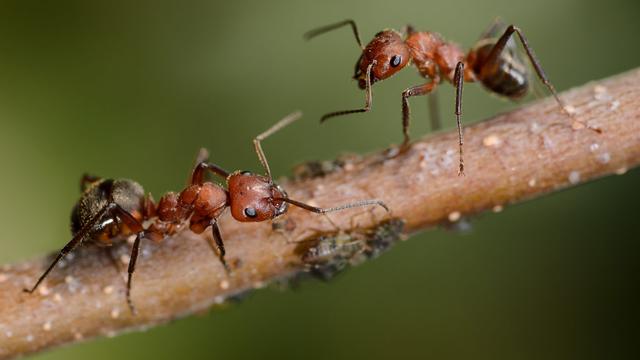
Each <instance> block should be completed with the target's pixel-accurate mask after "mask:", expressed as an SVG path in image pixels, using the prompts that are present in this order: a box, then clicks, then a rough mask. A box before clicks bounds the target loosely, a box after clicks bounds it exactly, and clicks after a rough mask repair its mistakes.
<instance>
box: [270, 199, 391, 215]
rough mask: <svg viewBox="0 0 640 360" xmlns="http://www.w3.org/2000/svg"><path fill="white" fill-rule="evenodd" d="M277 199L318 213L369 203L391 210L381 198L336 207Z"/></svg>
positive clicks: (367, 204)
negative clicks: (321, 206) (323, 206)
mask: <svg viewBox="0 0 640 360" xmlns="http://www.w3.org/2000/svg"><path fill="white" fill-rule="evenodd" d="M276 200H282V201H284V202H286V203H289V204H291V205H294V206H297V207H299V208H302V209H305V210H308V211H311V212H314V213H317V214H326V213H329V212H334V211H340V210H345V209H351V208H355V207H362V206H369V205H378V206H381V207H383V208H384V209H385V210H386V211H387V212H389V211H390V210H389V207H387V205H386V204H385V203H384V202H382V201H381V200H361V201H355V202H352V203H349V204H344V205H340V206H336V207H330V208H319V207H315V206H311V205H309V204H305V203H303V202H300V201H296V200H292V199H289V198H279V199H276Z"/></svg>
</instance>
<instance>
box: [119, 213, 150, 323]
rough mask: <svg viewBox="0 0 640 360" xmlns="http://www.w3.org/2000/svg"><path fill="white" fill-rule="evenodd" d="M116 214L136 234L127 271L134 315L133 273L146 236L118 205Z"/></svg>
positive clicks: (128, 289)
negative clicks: (132, 297)
mask: <svg viewBox="0 0 640 360" xmlns="http://www.w3.org/2000/svg"><path fill="white" fill-rule="evenodd" d="M114 212H115V213H116V214H117V215H118V216H119V217H120V218H121V220H122V222H124V223H125V224H126V225H127V226H128V227H129V229H131V231H133V232H134V233H136V240H135V241H134V242H133V247H132V248H131V257H130V259H129V268H128V270H127V273H128V278H127V294H126V296H127V305H129V310H131V313H132V314H134V315H135V314H136V308H135V306H134V305H133V301H131V280H132V278H133V273H134V272H135V271H136V261H137V260H138V253H139V251H140V240H142V238H143V237H144V236H145V231H144V228H143V227H142V224H141V223H140V222H139V221H138V220H136V218H134V217H133V216H132V215H131V214H130V213H129V212H128V211H126V210H125V209H123V208H122V207H120V206H119V205H116V206H115V207H114Z"/></svg>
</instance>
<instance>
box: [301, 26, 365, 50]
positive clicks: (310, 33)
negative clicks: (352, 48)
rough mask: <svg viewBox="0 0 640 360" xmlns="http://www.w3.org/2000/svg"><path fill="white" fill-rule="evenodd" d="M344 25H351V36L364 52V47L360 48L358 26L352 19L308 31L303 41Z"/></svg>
mask: <svg viewBox="0 0 640 360" xmlns="http://www.w3.org/2000/svg"><path fill="white" fill-rule="evenodd" d="M345 25H351V29H352V30H353V35H354V36H355V37H356V42H357V43H358V46H360V49H363V50H364V46H362V41H361V40H360V34H359V32H358V26H356V22H355V21H353V20H352V19H347V20H343V21H340V22H337V23H335V24H331V25H326V26H322V27H319V28H316V29H313V30H309V31H307V32H306V33H304V38H305V40H311V39H312V38H314V37H316V36H318V35H320V34H324V33H326V32H328V31H331V30H335V29H337V28H340V27H342V26H345Z"/></svg>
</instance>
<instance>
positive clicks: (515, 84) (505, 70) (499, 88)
mask: <svg viewBox="0 0 640 360" xmlns="http://www.w3.org/2000/svg"><path fill="white" fill-rule="evenodd" d="M491 47H492V45H489V44H488V45H485V46H483V47H481V48H479V49H477V53H478V58H477V61H476V64H474V72H475V73H476V76H477V77H478V80H480V82H481V83H482V84H483V85H484V86H485V87H486V88H488V89H489V90H491V91H492V92H494V93H496V94H498V95H502V96H506V97H509V98H512V99H517V98H520V97H523V96H524V95H525V94H526V93H527V90H528V89H529V78H528V77H529V74H528V71H527V68H526V66H525V65H524V64H523V63H522V62H521V61H520V59H517V58H515V57H512V56H511V55H509V54H508V53H502V54H501V55H500V57H499V58H498V60H497V61H496V63H495V64H493V65H486V64H485V61H486V57H487V56H488V55H489V51H490V50H491Z"/></svg>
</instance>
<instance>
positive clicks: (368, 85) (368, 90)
mask: <svg viewBox="0 0 640 360" xmlns="http://www.w3.org/2000/svg"><path fill="white" fill-rule="evenodd" d="M375 64H376V62H375V61H372V62H371V64H369V66H367V74H366V76H365V91H366V94H367V97H366V98H365V105H364V107H363V108H360V109H353V110H341V111H334V112H330V113H328V114H325V115H323V116H322V117H321V118H320V122H321V123H323V122H325V121H327V120H328V119H329V118H332V117H336V116H342V115H348V114H355V113H361V112H368V111H369V110H371V102H372V100H373V99H372V95H371V69H373V66H374V65H375Z"/></svg>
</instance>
